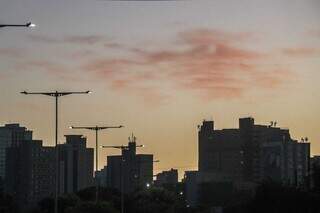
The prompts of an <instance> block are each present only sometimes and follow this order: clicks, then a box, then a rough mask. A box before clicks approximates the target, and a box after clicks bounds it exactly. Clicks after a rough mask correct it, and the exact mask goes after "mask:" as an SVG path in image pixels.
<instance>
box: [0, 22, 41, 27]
mask: <svg viewBox="0 0 320 213" xmlns="http://www.w3.org/2000/svg"><path fill="white" fill-rule="evenodd" d="M2 27H30V28H34V27H36V25H35V24H34V23H31V22H28V23H26V24H0V28H2Z"/></svg>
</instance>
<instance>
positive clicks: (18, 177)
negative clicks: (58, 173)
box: [5, 140, 56, 208]
mask: <svg viewBox="0 0 320 213" xmlns="http://www.w3.org/2000/svg"><path fill="white" fill-rule="evenodd" d="M6 153H7V154H6V178H5V190H6V192H7V193H9V194H10V195H12V196H13V198H14V200H15V201H17V203H18V204H19V207H21V208H27V207H28V206H32V205H35V204H36V203H37V202H38V201H39V200H41V199H43V198H45V197H49V196H53V194H54V190H55V159H56V158H55V148H54V147H44V146H42V141H40V140H27V141H24V142H23V143H21V144H20V145H19V146H15V147H9V148H7V152H6Z"/></svg>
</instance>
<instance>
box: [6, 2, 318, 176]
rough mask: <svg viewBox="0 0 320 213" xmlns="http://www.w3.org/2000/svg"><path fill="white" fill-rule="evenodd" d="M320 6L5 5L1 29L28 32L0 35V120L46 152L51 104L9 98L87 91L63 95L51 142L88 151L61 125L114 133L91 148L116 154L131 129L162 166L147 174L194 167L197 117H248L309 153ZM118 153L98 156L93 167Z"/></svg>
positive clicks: (232, 123) (314, 123)
mask: <svg viewBox="0 0 320 213" xmlns="http://www.w3.org/2000/svg"><path fill="white" fill-rule="evenodd" d="M319 8H320V6H319V3H318V2H317V1H312V0H310V1H306V2H298V1H295V2H294V3H292V1H282V2H278V1H271V2H264V3H261V2H260V3H257V2H256V3H253V2H251V1H244V2H243V3H242V4H241V5H239V4H237V3H236V1H226V2H224V3H220V2H219V3H217V2H213V1H206V0H203V1H159V2H157V1H150V2H148V1H141V2H139V1H132V2H125V1H119V2H117V1H109V2H108V1H87V0H81V1H77V2H76V3H75V2H74V1H70V2H64V3H61V2H52V1H41V2H38V1H30V2H28V3H26V2H21V1H17V0H13V1H4V2H3V3H2V4H1V8H0V24H6V23H17V24H19V23H22V24H24V23H27V22H29V21H31V22H32V23H34V24H35V25H36V27H35V28H32V29H24V28H21V29H20V28H19V29H14V28H1V30H0V33H1V36H0V37H1V40H0V56H1V58H0V82H1V84H0V90H1V95H2V101H1V103H0V109H1V111H0V117H1V120H0V122H1V124H5V123H20V124H21V125H23V126H26V127H27V128H28V129H31V130H34V136H35V139H41V140H43V141H44V143H45V145H46V146H53V145H54V131H53V129H54V108H53V107H54V105H53V100H50V99H48V98H47V97H30V96H28V97H25V96H22V95H20V94H19V92H21V91H24V90H27V91H45V90H47V91H55V90H62V91H72V90H87V89H90V90H92V91H93V93H92V94H91V95H89V96H85V97H71V96H70V97H67V98H64V97H62V98H61V105H60V110H59V113H60V115H59V119H60V123H59V143H61V142H62V141H63V140H64V138H63V136H64V135H66V134H83V135H85V136H87V138H88V146H89V147H94V146H95V144H94V143H95V142H94V141H95V139H94V135H92V134H90V133H88V132H84V131H83V132H82V131H81V132H80V131H74V130H70V129H68V126H70V125H75V126H77V125H80V126H81V125H89V126H91V125H112V124H122V125H124V126H126V128H124V129H122V130H119V131H112V132H111V131H110V132H106V133H105V134H102V135H101V137H100V139H99V140H100V141H101V144H103V145H110V144H112V145H115V144H118V145H121V144H123V143H125V142H126V139H127V136H128V135H130V134H131V132H134V133H135V134H136V135H137V137H138V140H139V141H141V142H142V143H144V144H145V145H146V147H145V149H144V151H145V152H147V153H153V154H154V155H155V158H157V159H160V162H159V163H157V164H155V168H154V170H155V171H158V172H160V171H162V170H168V169H170V168H172V167H174V168H178V169H179V174H182V173H183V171H184V170H192V169H197V150H198V147H197V142H196V141H197V125H199V124H200V123H201V121H202V120H203V119H207V120H209V119H213V120H215V122H216V123H217V125H218V126H217V128H218V129H222V128H236V127H237V119H238V118H239V117H247V116H252V117H254V118H255V119H256V121H257V123H262V124H268V123H269V122H270V121H277V123H278V126H281V127H283V128H289V129H290V133H291V134H292V136H293V138H297V139H300V138H301V137H308V138H309V140H310V142H311V144H312V145H311V154H312V155H317V154H318V153H320V146H319V145H318V143H317V141H318V140H320V135H319V132H318V131H317V129H318V127H319V120H318V119H317V116H316V115H317V114H318V113H319V106H320V101H319V100H320V98H319V93H318V90H319V87H318V84H317V81H318V80H317V79H318V78H319V77H320V76H319V72H318V70H319V66H320V65H319V59H318V58H319V55H320V51H319V50H320V37H319V35H320V34H319V32H320V31H319V30H320V29H319V27H318V26H319V20H320V18H319V14H318V9H319ZM297 14H300V15H297ZM235 17H236V18H235ZM116 153H117V151H116V150H100V155H99V168H100V169H101V168H103V165H105V161H106V156H107V155H111V154H116ZM172 162H174V164H172ZM180 178H181V176H180Z"/></svg>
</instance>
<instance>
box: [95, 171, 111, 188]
mask: <svg viewBox="0 0 320 213" xmlns="http://www.w3.org/2000/svg"><path fill="white" fill-rule="evenodd" d="M107 170H108V167H107V166H104V167H103V169H101V170H99V171H95V176H94V181H95V183H97V184H98V185H99V186H103V187H106V186H107Z"/></svg>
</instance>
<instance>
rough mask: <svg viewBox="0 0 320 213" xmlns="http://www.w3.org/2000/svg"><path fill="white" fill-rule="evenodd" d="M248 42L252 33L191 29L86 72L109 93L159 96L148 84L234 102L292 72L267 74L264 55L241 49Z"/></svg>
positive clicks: (94, 63) (103, 61)
mask: <svg viewBox="0 0 320 213" xmlns="http://www.w3.org/2000/svg"><path fill="white" fill-rule="evenodd" d="M253 40H254V35H252V34H251V33H230V32H224V31H218V30H207V29H200V30H191V31H186V32H181V33H179V34H178V35H177V39H176V42H175V43H174V44H173V46H172V48H162V49H161V48H158V49H156V50H145V49H144V48H140V47H136V48H132V49H128V51H129V52H130V53H131V54H133V56H132V57H123V58H121V59H119V58H118V59H110V58H108V59H104V58H102V59H99V60H95V61H90V62H89V63H88V64H87V65H86V66H85V68H86V70H88V71H89V72H91V73H94V74H96V75H98V76H99V78H100V79H104V80H105V81H107V82H109V83H110V82H111V85H112V88H113V89H117V90H121V91H130V92H132V91H136V92H137V93H139V94H140V95H144V94H143V92H142V91H143V90H139V88H145V89H146V90H150V92H149V93H152V91H153V92H155V91H157V93H158V94H161V93H162V91H161V89H159V87H156V86H153V84H154V83H155V82H165V83H166V84H168V85H170V87H171V89H172V90H178V91H189V92H192V93H194V95H196V96H200V97H205V98H207V99H208V100H212V99H216V98H219V99H235V98H241V97H243V96H244V95H245V94H246V93H247V92H250V90H252V88H255V89H260V90H272V89H274V88H277V87H278V86H280V85H281V84H283V83H284V81H283V79H284V78H283V75H290V74H292V73H291V72H290V71H288V70H285V69H282V70H279V69H267V70H266V69H265V67H263V65H261V64H262V63H261V61H262V60H263V59H265V58H266V57H269V55H267V54H264V53H260V52H257V51H252V50H248V49H246V48H243V47H242V46H241V44H243V43H250V42H252V41H253ZM137 82H139V84H137ZM135 88H136V90H135ZM150 96H152V95H150Z"/></svg>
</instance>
